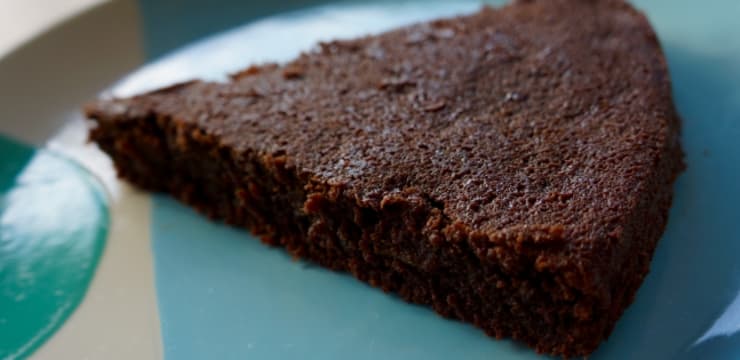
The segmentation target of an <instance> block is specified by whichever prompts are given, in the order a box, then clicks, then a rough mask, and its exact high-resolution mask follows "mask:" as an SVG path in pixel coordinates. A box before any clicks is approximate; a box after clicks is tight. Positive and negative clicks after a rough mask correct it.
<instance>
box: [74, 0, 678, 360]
mask: <svg viewBox="0 0 740 360" xmlns="http://www.w3.org/2000/svg"><path fill="white" fill-rule="evenodd" d="M86 111H87V115H88V116H89V117H90V118H91V119H93V120H94V122H95V127H94V129H93V130H92V131H91V138H92V139H93V140H94V141H95V142H96V143H97V144H98V145H99V146H100V147H101V148H102V149H103V150H104V151H105V152H107V153H108V154H110V156H111V157H112V158H113V160H114V164H115V166H116V168H117V170H118V173H119V175H120V176H121V177H123V178H125V179H127V180H129V181H131V182H133V183H135V184H137V185H139V186H141V187H143V188H145V189H150V190H155V191H165V192H169V193H171V194H172V195H174V196H176V197H177V198H179V199H180V200H182V201H183V202H185V203H188V204H190V205H193V206H194V207H196V208H198V209H199V210H201V211H203V212H205V213H206V214H208V215H209V216H211V217H214V218H218V219H223V220H225V221H226V222H228V223H231V224H235V225H238V226H243V227H246V228H249V229H251V230H252V231H253V232H254V233H256V234H258V235H260V236H261V238H262V239H263V241H265V242H266V243H269V244H274V245H280V246H283V247H285V248H286V249H287V250H288V251H289V252H290V253H292V254H293V255H295V256H297V257H301V258H306V259H310V260H313V261H315V262H318V263H320V264H322V265H324V266H326V267H329V268H332V269H336V270H343V271H348V272H351V273H352V274H354V275H355V276H356V277H357V278H359V279H361V280H363V281H366V282H368V283H370V284H372V285H373V286H377V287H381V288H383V289H384V290H385V291H390V292H394V293H397V294H399V295H400V296H401V297H403V298H404V299H406V300H408V301H411V302H415V303H420V304H426V305H430V306H431V307H433V308H434V309H435V310H436V311H437V312H439V313H440V314H442V315H444V316H447V317H452V318H457V319H461V320H463V321H467V322H470V323H473V324H475V325H476V326H478V327H480V328H482V329H483V330H485V331H486V332H487V333H488V334H490V335H492V336H495V337H497V338H501V337H509V338H514V339H516V340H519V341H522V342H524V343H526V344H528V345H530V346H531V347H533V348H535V349H536V350H537V351H538V352H543V353H548V354H555V355H562V356H578V355H587V354H589V353H591V352H592V351H593V350H594V349H596V347H597V346H598V344H599V343H600V342H601V341H602V340H604V339H605V338H606V337H607V336H608V335H609V332H610V331H611V330H612V328H613V326H614V324H615V322H616V321H617V319H618V318H619V316H620V315H621V313H622V311H623V310H624V309H625V308H626V307H627V306H628V305H629V304H630V303H631V302H632V299H633V296H634V295H635V292H636V291H637V288H638V287H639V285H640V283H641V282H642V280H643V278H644V276H645V275H646V274H647V272H648V267H649V263H650V259H651V257H652V253H653V250H654V248H655V245H656V242H657V241H658V239H659V238H660V236H661V234H662V232H663V228H664V226H665V224H666V220H667V214H668V209H669V207H670V202H671V194H672V183H673V181H674V179H675V178H676V176H677V175H678V173H679V172H680V171H681V169H682V166H683V165H682V161H681V158H682V154H681V150H680V145H679V119H678V117H677V115H676V112H675V110H674V106H673V103H672V99H671V94H670V83H669V78H668V71H667V67H666V62H665V59H664V57H663V54H662V52H661V49H660V46H659V44H658V41H657V39H656V36H655V34H654V33H653V31H652V30H651V27H650V25H649V24H648V22H647V20H646V18H645V17H644V16H643V15H642V14H640V13H639V12H637V11H636V10H634V9H633V8H632V7H630V6H629V5H627V4H625V3H624V2H622V1H610V0H601V1H593V0H591V1H588V0H559V1H550V0H548V1H545V0H539V1H519V2H516V3H515V4H513V5H510V6H506V7H503V8H500V9H489V8H484V9H482V10H481V11H480V12H478V13H476V14H473V15H470V16H464V17H458V18H452V19H444V20H437V21H432V22H429V23H423V24H418V25H413V26H409V27H405V28H401V29H398V30H395V31H391V32H388V33H385V34H382V35H379V36H370V37H364V38H360V39H356V40H348V41H346V40H345V41H334V42H329V43H323V44H320V46H319V47H317V48H316V49H315V50H312V51H310V52H307V53H304V54H302V55H301V56H300V57H299V58H298V59H296V60H294V61H292V62H290V63H288V64H284V65H263V66H253V67H250V68H248V69H246V70H244V71H242V72H240V73H239V74H236V75H234V77H233V80H232V81H230V82H228V83H208V82H200V81H194V82H190V83H186V84H180V85H175V86H172V87H169V88H165V89H162V90H158V91H155V92H151V93H147V94H143V95H141V96H136V97H133V98H127V99H107V100H100V101H98V102H95V103H93V104H91V105H90V106H89V107H88V108H87V109H86Z"/></svg>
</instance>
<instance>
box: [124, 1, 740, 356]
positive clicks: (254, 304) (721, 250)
mask: <svg viewBox="0 0 740 360" xmlns="http://www.w3.org/2000/svg"><path fill="white" fill-rule="evenodd" d="M141 5H142V8H143V14H144V28H145V29H146V34H147V35H148V37H147V38H146V39H148V42H147V47H148V49H149V52H150V54H151V55H152V56H158V55H160V54H161V53H163V52H165V51H167V49H168V47H169V46H172V44H175V43H177V42H178V39H179V41H181V42H184V41H189V40H191V39H192V38H193V36H195V35H193V34H192V33H191V32H190V31H189V30H190V29H189V28H188V27H186V26H184V24H187V23H188V21H190V20H193V19H194V18H197V19H198V20H199V21H200V24H201V25H199V26H201V27H205V28H208V27H209V26H210V27H211V29H217V28H219V26H223V24H220V23H219V21H218V20H219V19H220V17H219V16H223V19H232V18H233V17H234V15H233V11H234V9H233V8H232V9H231V12H229V14H225V13H210V14H209V15H208V16H205V15H204V13H200V12H199V11H201V10H202V8H201V7H198V6H197V5H195V4H192V5H191V6H189V7H184V8H182V7H178V10H177V11H179V13H178V16H175V17H171V18H169V19H167V20H162V19H163V18H162V17H159V16H156V14H165V13H169V12H170V11H174V8H171V7H168V6H169V5H168V2H165V1H161V2H142V3H141ZM636 5H637V6H638V7H640V8H642V9H644V10H645V11H646V12H647V14H648V15H649V17H650V19H651V21H652V23H653V25H654V26H655V28H656V30H657V32H658V34H659V37H660V39H661V41H662V44H663V47H664V49H665V52H666V54H667V57H668V61H669V64H670V69H671V73H672V79H673V86H674V94H675V100H676V104H677V106H678V109H679V111H680V113H681V115H682V117H683V121H684V128H683V129H684V132H683V144H684V147H685V150H686V160H687V163H688V170H687V172H686V173H684V174H683V175H682V176H681V177H680V178H679V180H678V182H677V183H676V185H675V191H676V196H675V201H674V206H673V208H672V210H671V214H670V222H669V225H668V228H667V230H666V233H665V236H664V237H663V239H662V240H661V242H660V244H659V247H658V249H657V252H656V254H655V258H654V261H653V264H652V271H651V273H650V275H649V276H648V277H647V279H646V281H645V283H644V285H643V286H642V288H641V289H640V291H639V293H638V294H637V299H636V301H635V303H634V304H633V305H632V306H631V307H630V308H629V309H628V311H627V312H626V313H625V314H624V317H623V318H622V319H621V321H620V322H619V323H618V325H617V327H616V329H615V330H614V332H613V334H612V335H611V337H610V338H609V340H608V341H607V342H606V343H605V344H603V345H602V346H601V347H600V349H599V350H598V351H597V352H596V353H595V354H594V356H593V358H595V359H738V358H740V335H739V333H738V330H740V265H739V264H740V262H738V257H739V256H740V232H738V226H737V223H738V220H740V210H739V209H738V203H739V200H740V142H739V141H738V139H740V66H738V64H740V26H739V25H738V22H737V18H738V15H740V2H736V1H713V2H711V4H707V3H705V2H702V3H700V2H696V1H688V0H683V1H638V2H637V4H636ZM173 6H174V5H173ZM478 6H479V4H477V3H470V2H462V3H461V2H455V3H451V2H449V3H442V2H424V3H421V2H408V3H402V4H396V3H390V2H378V3H372V4H357V3H350V4H346V3H343V4H337V5H332V6H325V7H320V8H313V9H309V10H303V11H299V12H291V13H287V14H285V15H279V16H274V17H269V18H267V19H264V20H260V21H258V22H254V23H251V24H248V25H246V26H242V27H239V28H237V29H235V30H231V31H229V32H227V33H224V34H221V35H218V36H214V37H210V38H207V39H204V40H201V41H200V42H198V43H195V44H193V45H190V46H188V47H186V48H184V49H181V50H179V51H177V52H175V53H173V54H171V55H169V56H166V57H164V58H161V59H159V60H158V61H156V62H154V63H152V64H151V65H149V66H147V67H145V68H143V69H142V70H140V71H139V72H137V73H134V74H132V75H131V76H130V77H128V78H126V79H125V80H124V81H123V82H122V83H120V84H119V85H118V86H117V87H116V88H115V89H114V90H113V92H114V93H117V94H129V93H132V92H136V91H140V90H144V89H148V88H152V87H155V86H159V85H164V84H166V83H168V82H172V81H179V80H184V79H187V78H191V77H201V78H210V79H220V78H223V76H224V75H225V74H226V73H229V72H233V71H235V70H237V69H239V68H241V67H244V66H245V65H247V64H249V63H251V62H255V61H264V60H286V59H289V58H290V57H291V56H294V55H296V54H297V53H298V52H299V51H300V50H303V49H306V48H308V47H310V46H311V45H312V44H313V43H314V42H315V41H316V40H318V39H324V40H326V39H330V38H333V37H350V36H354V35H358V34H364V33H368V32H377V31H381V30H384V29H387V28H390V27H393V26H395V25H399V24H405V23H408V22H413V21H418V20H422V19H426V18H433V17H436V16H440V15H451V14H457V13H461V12H463V13H464V12H470V11H473V10H474V9H475V8H477V7H478ZM245 7H247V8H250V9H251V10H250V11H257V12H259V13H268V12H271V11H272V10H274V9H272V8H271V5H267V4H264V5H260V6H255V5H254V4H251V5H249V6H246V5H245ZM256 8H258V9H256ZM209 11H211V12H213V10H209ZM227 22H228V21H227ZM203 24H205V25H203ZM165 26H166V28H165ZM178 29H181V30H183V31H182V33H178V31H177V30H178ZM160 31H163V32H164V33H166V34H168V35H169V36H168V37H165V36H163V33H162V32H160ZM151 231H152V238H153V246H154V253H155V266H156V280H157V294H158V300H159V309H160V314H161V318H162V331H163V333H162V334H163V341H164V353H165V356H166V358H168V359H203V358H219V359H227V358H250V359H285V358H301V359H345V358H357V359H376V358H383V359H422V358H423V359H447V358H464V359H535V358H538V357H539V356H538V355H536V354H535V353H534V352H532V351H530V350H528V349H526V348H524V347H522V346H520V345H518V344H515V343H512V342H509V341H493V340H491V339H490V338H487V337H486V336H484V335H483V334H482V333H481V332H480V331H478V330H476V329H474V328H472V327H470V326H468V325H464V324H461V323H458V322H454V321H449V320H444V319H442V318H440V317H438V316H436V315H435V314H434V313H433V312H431V311H430V310H427V309H425V308H422V307H418V306H413V305H409V304H406V303H404V302H402V301H400V300H398V299H397V298H396V297H394V296H392V295H386V294H383V293H382V292H380V291H377V290H375V289H371V288H370V287H368V286H366V285H364V284H362V283H359V282H357V281H355V280H353V279H352V278H351V277H349V276H346V275H343V274H337V273H333V272H330V271H326V270H323V269H321V268H317V267H315V266H312V265H310V264H307V263H303V262H296V261H293V260H292V259H290V258H289V257H288V256H286V255H285V254H284V253H282V252H281V251H279V250H276V249H269V248H266V247H264V246H262V245H261V244H260V243H259V242H258V241H257V240H256V239H254V238H253V237H252V236H251V235H249V234H248V233H246V232H245V231H242V230H237V229H232V228H229V227H226V226H223V225H220V224H216V223H213V222H210V221H208V220H206V219H204V218H202V217H200V216H198V215H196V214H194V213H193V212H192V211H190V210H189V209H187V208H185V207H183V206H181V205H179V204H178V203H176V202H174V201H173V200H171V199H170V198H168V197H163V196H156V197H155V198H154V204H153V222H152V229H151Z"/></svg>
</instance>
